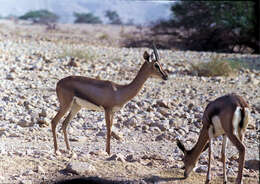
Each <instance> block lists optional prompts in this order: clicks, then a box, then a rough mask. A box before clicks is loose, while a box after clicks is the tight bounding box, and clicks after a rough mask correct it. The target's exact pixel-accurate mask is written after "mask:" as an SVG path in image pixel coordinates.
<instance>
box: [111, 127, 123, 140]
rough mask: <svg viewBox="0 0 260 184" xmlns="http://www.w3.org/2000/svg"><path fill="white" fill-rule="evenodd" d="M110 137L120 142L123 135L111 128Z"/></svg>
mask: <svg viewBox="0 0 260 184" xmlns="http://www.w3.org/2000/svg"><path fill="white" fill-rule="evenodd" d="M111 136H112V137H113V138H115V139H116V140H118V141H122V140H123V137H124V136H123V134H122V133H121V132H119V131H118V130H117V129H116V128H115V127H113V128H112V132H111Z"/></svg>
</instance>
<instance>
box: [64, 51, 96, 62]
mask: <svg viewBox="0 0 260 184" xmlns="http://www.w3.org/2000/svg"><path fill="white" fill-rule="evenodd" d="M59 57H61V58H64V57H70V58H77V59H80V60H85V61H90V60H93V59H94V58H95V55H94V54H93V53H91V52H90V51H88V50H82V49H63V51H62V52H61V54H60V56H59Z"/></svg>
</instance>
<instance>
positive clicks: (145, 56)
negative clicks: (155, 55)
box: [143, 51, 150, 62]
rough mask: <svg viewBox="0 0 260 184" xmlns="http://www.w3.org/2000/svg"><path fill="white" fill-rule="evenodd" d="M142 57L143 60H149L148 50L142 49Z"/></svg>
mask: <svg viewBox="0 0 260 184" xmlns="http://www.w3.org/2000/svg"><path fill="white" fill-rule="evenodd" d="M143 57H144V60H145V61H147V62H149V58H150V55H149V54H148V52H146V51H144V55H143Z"/></svg>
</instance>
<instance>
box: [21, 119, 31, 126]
mask: <svg viewBox="0 0 260 184" xmlns="http://www.w3.org/2000/svg"><path fill="white" fill-rule="evenodd" d="M17 124H18V125H20V126H21V127H32V126H33V124H34V123H33V122H28V121H26V120H23V119H22V120H20V121H19V122H18V123H17Z"/></svg>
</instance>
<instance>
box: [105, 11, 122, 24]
mask: <svg viewBox="0 0 260 184" xmlns="http://www.w3.org/2000/svg"><path fill="white" fill-rule="evenodd" d="M105 16H106V17H107V18H108V19H109V23H110V24H118V25H119V24H122V21H121V19H120V17H119V15H118V14H117V12H116V11H110V10H107V11H106V12H105Z"/></svg>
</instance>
